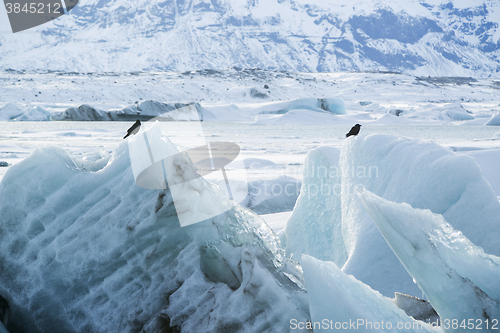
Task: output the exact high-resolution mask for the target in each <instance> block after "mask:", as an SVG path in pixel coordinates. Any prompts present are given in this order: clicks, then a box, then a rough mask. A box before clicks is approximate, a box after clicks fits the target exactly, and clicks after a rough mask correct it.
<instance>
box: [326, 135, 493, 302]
mask: <svg viewBox="0 0 500 333" xmlns="http://www.w3.org/2000/svg"><path fill="white" fill-rule="evenodd" d="M339 168H340V169H341V171H342V184H341V187H342V195H341V207H342V208H341V210H342V234H343V240H344V243H345V246H346V251H347V256H348V259H347V261H346V263H345V265H344V266H343V267H342V270H343V271H344V272H346V273H347V274H351V275H354V276H355V277H356V278H357V279H358V280H360V281H362V282H364V283H366V284H368V285H369V286H370V287H371V288H373V289H375V290H378V291H380V292H381V293H382V294H383V295H385V296H389V297H392V296H393V295H394V292H400V293H404V294H408V295H412V296H420V295H421V291H420V289H419V288H418V286H417V285H416V284H415V283H414V282H413V279H412V278H411V276H410V275H409V274H408V273H407V271H406V270H405V268H404V267H403V266H402V265H401V263H400V261H399V260H398V258H397V257H396V255H395V254H394V253H393V251H392V250H391V249H390V247H389V246H388V245H387V243H386V241H385V240H384V238H383V237H382V235H381V234H380V232H379V231H378V230H377V227H376V226H375V224H374V223H373V221H372V219H371V217H370V216H369V215H368V213H367V212H366V210H365V209H364V207H363V205H362V204H361V202H360V201H359V199H358V197H357V196H356V194H355V191H354V188H355V186H362V187H363V188H365V189H366V190H368V191H370V192H373V193H374V194H376V195H378V196H380V197H383V198H384V199H387V200H390V201H394V202H398V203H401V202H406V203H408V204H410V205H411V206H412V207H414V208H420V209H429V210H430V211H432V212H433V213H436V214H441V215H443V217H444V218H445V219H446V221H447V222H448V223H449V224H450V225H451V226H452V227H453V228H454V229H456V230H460V231H461V232H462V233H463V234H464V236H465V237H467V238H468V239H470V241H471V242H473V243H474V244H476V245H478V246H481V247H482V248H483V249H484V250H485V251H486V252H487V253H489V254H492V255H496V256H499V255H500V242H498V232H496V230H498V226H499V225H500V203H499V202H498V199H497V197H496V195H495V193H494V192H493V190H492V188H491V186H490V184H489V183H488V182H487V181H486V180H485V179H484V177H483V176H482V174H481V170H480V168H479V166H478V165H477V163H476V162H475V161H474V159H473V158H472V157H470V156H466V155H460V154H456V153H454V152H451V151H449V150H446V149H445V148H442V147H441V146H439V145H437V144H433V143H426V142H421V141H418V140H412V139H407V138H399V137H394V136H389V135H380V134H371V135H358V136H356V137H350V138H348V139H346V141H345V143H344V145H343V147H342V151H341V154H340V162H339ZM318 200H324V198H318Z"/></svg>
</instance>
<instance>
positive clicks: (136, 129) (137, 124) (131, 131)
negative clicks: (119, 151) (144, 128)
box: [123, 119, 141, 139]
mask: <svg viewBox="0 0 500 333" xmlns="http://www.w3.org/2000/svg"><path fill="white" fill-rule="evenodd" d="M140 129H141V121H140V120H139V119H137V120H136V121H135V123H134V124H133V125H132V126H131V127H130V128H129V129H128V130H127V135H125V136H124V137H123V138H124V139H126V138H127V137H128V136H129V135H130V134H134V135H135V134H137V132H139V130H140Z"/></svg>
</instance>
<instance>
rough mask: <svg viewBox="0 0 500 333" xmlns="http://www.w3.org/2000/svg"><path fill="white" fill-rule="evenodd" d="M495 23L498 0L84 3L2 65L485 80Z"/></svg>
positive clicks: (496, 43) (497, 68) (9, 53)
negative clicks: (383, 73) (234, 69)
mask: <svg viewBox="0 0 500 333" xmlns="http://www.w3.org/2000/svg"><path fill="white" fill-rule="evenodd" d="M499 24H500V3H498V2H495V1H492V0H489V1H480V0H475V1H468V2H466V1H454V2H453V3H452V2H449V1H442V0H425V1H423V0H420V1H417V0H412V1H408V2H406V3H405V4H404V5H401V4H400V3H396V2H395V1H391V0H379V1H375V2H366V1H361V0H358V1H346V0H341V1H335V4H333V3H330V2H327V3H321V4H320V3H319V2H318V3H317V4H310V3H308V2H307V1H305V0H269V1H266V2H265V3H264V2H263V1H258V0H247V1H245V0H238V1H235V0H233V1H223V0H167V1H162V0H140V1H138V2H135V3H131V2H130V1H129V0H110V1H103V0H82V1H80V3H79V4H78V5H77V6H76V7H75V8H74V9H73V10H72V11H71V12H70V13H69V15H65V16H64V17H61V18H59V19H57V20H55V21H53V22H50V23H47V24H45V25H43V26H40V27H37V28H35V29H31V30H30V31H28V32H27V33H25V34H15V35H13V34H4V35H3V36H2V35H0V59H2V62H1V64H0V69H8V68H12V69H18V70H19V69H26V70H37V69H50V70H62V71H77V72H95V71H97V72H106V71H110V72H116V71H144V70H146V71H151V70H161V71H186V70H196V69H219V68H229V67H241V68H262V69H266V70H285V71H292V72H334V71H396V72H403V73H407V74H412V75H419V76H476V77H477V76H480V77H488V76H490V75H500V74H499V73H500V29H499Z"/></svg>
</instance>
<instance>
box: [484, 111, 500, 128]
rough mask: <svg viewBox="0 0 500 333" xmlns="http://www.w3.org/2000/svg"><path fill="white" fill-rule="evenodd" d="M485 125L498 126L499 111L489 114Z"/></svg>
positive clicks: (499, 121)
mask: <svg viewBox="0 0 500 333" xmlns="http://www.w3.org/2000/svg"><path fill="white" fill-rule="evenodd" d="M484 125H485V126H500V112H497V113H495V114H494V115H493V116H491V119H490V120H488V122H487V123H486V124H484Z"/></svg>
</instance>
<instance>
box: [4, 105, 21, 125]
mask: <svg viewBox="0 0 500 333" xmlns="http://www.w3.org/2000/svg"><path fill="white" fill-rule="evenodd" d="M25 112H26V109H25V108H22V107H20V106H17V105H16V104H13V103H7V104H5V105H3V106H2V107H0V121H3V120H11V119H13V118H16V117H19V116H20V115H22V114H23V113H25Z"/></svg>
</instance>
